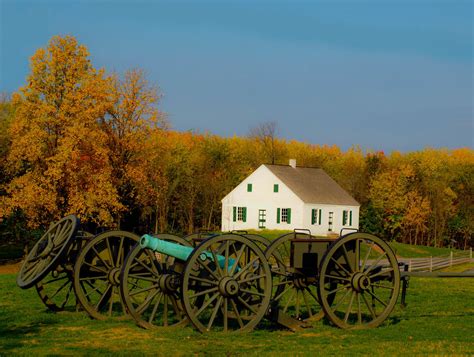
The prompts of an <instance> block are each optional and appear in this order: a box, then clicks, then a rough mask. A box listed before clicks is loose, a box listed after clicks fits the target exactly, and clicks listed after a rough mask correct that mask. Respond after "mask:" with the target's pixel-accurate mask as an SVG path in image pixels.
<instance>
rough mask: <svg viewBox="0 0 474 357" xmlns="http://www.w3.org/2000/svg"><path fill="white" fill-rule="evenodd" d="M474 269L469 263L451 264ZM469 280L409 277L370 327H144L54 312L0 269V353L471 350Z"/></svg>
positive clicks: (473, 323) (473, 319)
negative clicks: (401, 297)
mask: <svg viewBox="0 0 474 357" xmlns="http://www.w3.org/2000/svg"><path fill="white" fill-rule="evenodd" d="M467 268H470V269H472V268H474V264H470V265H465V266H463V267H456V269H457V270H463V269H467ZM473 329H474V280H472V279H463V280H462V279H433V278H412V279H411V281H410V288H409V291H408V307H407V308H405V309H403V310H402V309H401V308H400V306H399V305H397V307H396V309H395V310H394V312H393V313H392V315H391V317H390V319H389V320H388V321H387V322H386V323H385V324H384V325H382V326H381V327H378V328H376V329H372V330H362V331H345V330H340V329H337V328H335V327H333V326H330V325H328V324H327V322H325V321H320V322H317V323H315V324H314V326H313V328H310V329H306V330H304V331H302V332H297V333H292V332H289V331H287V330H284V329H280V328H278V327H276V326H273V325H270V324H269V323H263V324H261V326H259V328H258V329H257V330H255V331H254V332H252V333H247V334H223V333H209V334H205V335H202V334H200V333H198V332H196V331H195V330H194V329H193V328H192V327H189V326H188V327H184V328H179V329H164V328H161V329H155V330H143V329H140V328H138V327H136V326H135V325H134V324H133V322H132V321H129V320H121V321H117V320H108V321H94V320H91V319H90V318H89V317H87V316H86V315H85V313H82V312H77V313H73V312H63V313H56V314H55V313H51V312H48V311H47V310H46V308H45V307H44V306H43V305H42V303H41V301H40V299H39V298H38V296H37V295H36V291H35V290H34V289H30V290H21V289H19V288H18V287H17V286H16V283H15V274H11V273H10V274H0V355H10V354H28V355H30V354H35V355H36V354H54V355H56V354H59V355H63V354H84V355H90V354H98V353H103V354H109V353H114V354H115V353H119V354H130V353H132V354H157V355H163V356H164V355H166V356H174V355H191V354H193V355H195V354H197V355H207V354H209V355H228V356H234V355H235V356H237V355H257V354H259V355H260V354H264V355H275V354H279V355H280V354H282V355H295V354H298V355H316V354H317V355H319V354H325V355H326V354H327V355H331V354H338V355H340V354H376V355H411V354H415V353H416V354H438V355H439V354H450V355H451V354H466V355H472V354H473V353H474V339H473V338H472V336H473Z"/></svg>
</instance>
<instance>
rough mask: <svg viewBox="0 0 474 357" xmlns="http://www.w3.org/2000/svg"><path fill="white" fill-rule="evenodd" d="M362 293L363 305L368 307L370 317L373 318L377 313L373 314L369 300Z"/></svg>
mask: <svg viewBox="0 0 474 357" xmlns="http://www.w3.org/2000/svg"><path fill="white" fill-rule="evenodd" d="M361 295H362V300H364V303H365V305H366V306H367V308H368V309H369V311H370V314H371V315H372V317H373V318H374V320H375V319H376V318H377V315H376V314H375V311H374V309H373V308H372V306H371V305H370V304H369V302H368V301H367V299H366V297H365V295H364V294H363V293H361Z"/></svg>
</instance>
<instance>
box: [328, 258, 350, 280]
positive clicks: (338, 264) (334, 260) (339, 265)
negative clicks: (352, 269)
mask: <svg viewBox="0 0 474 357" xmlns="http://www.w3.org/2000/svg"><path fill="white" fill-rule="evenodd" d="M331 260H332V261H333V262H334V263H336V265H337V266H338V267H339V268H341V269H342V271H344V273H346V274H347V275H346V277H347V276H351V273H349V272H348V271H347V269H346V268H344V267H343V266H342V265H341V264H340V263H339V262H338V261H337V260H336V259H334V258H333V257H331Z"/></svg>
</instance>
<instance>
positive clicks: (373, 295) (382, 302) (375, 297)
mask: <svg viewBox="0 0 474 357" xmlns="http://www.w3.org/2000/svg"><path fill="white" fill-rule="evenodd" d="M367 292H368V293H369V294H370V295H372V297H373V298H374V299H375V300H377V301H378V302H379V303H381V304H382V305H383V306H385V307H387V303H386V302H384V301H382V300H380V298H379V297H378V296H377V295H375V294H374V293H373V292H372V291H370V290H367Z"/></svg>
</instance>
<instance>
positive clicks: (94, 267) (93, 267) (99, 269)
mask: <svg viewBox="0 0 474 357" xmlns="http://www.w3.org/2000/svg"><path fill="white" fill-rule="evenodd" d="M82 264H85V265H87V266H89V267H90V268H91V269H95V270H97V271H100V272H101V273H104V274H108V271H107V270H104V269H102V268H99V267H98V266H97V265H92V264H91V263H88V262H86V261H85V262H83V263H82Z"/></svg>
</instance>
